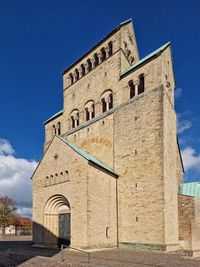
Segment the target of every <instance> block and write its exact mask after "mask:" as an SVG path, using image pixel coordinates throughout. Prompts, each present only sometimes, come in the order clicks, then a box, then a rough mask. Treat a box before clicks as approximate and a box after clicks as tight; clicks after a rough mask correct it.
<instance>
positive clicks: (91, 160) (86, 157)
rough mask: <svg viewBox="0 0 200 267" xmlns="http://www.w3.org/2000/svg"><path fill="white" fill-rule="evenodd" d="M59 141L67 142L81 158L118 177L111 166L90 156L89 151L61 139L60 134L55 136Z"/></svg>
mask: <svg viewBox="0 0 200 267" xmlns="http://www.w3.org/2000/svg"><path fill="white" fill-rule="evenodd" d="M57 137H58V138H59V139H60V140H61V141H63V142H64V143H65V144H67V145H68V146H69V147H71V148H72V149H73V150H74V151H75V152H77V153H78V154H79V155H80V156H82V157H83V158H85V159H86V160H88V161H89V162H91V163H94V164H95V165H98V166H99V167H101V168H103V169H104V170H106V171H108V172H109V173H111V174H113V175H114V176H116V177H118V176H119V175H118V174H116V173H115V172H114V171H113V170H112V169H111V168H109V167H108V166H107V165H105V164H104V163H103V162H102V161H100V160H98V159H97V158H95V157H94V156H92V155H91V154H89V153H86V152H85V151H83V150H82V149H80V148H78V147H77V146H75V145H74V144H71V143H70V142H68V141H66V140H65V139H63V138H62V137H60V136H57Z"/></svg>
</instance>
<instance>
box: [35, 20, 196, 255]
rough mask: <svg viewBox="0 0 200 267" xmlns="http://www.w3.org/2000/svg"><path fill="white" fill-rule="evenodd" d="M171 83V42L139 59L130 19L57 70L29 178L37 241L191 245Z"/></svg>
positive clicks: (154, 246) (80, 244) (172, 247)
mask: <svg viewBox="0 0 200 267" xmlns="http://www.w3.org/2000/svg"><path fill="white" fill-rule="evenodd" d="M174 88H175V82H174V72H173V64H172V55H171V48H170V43H167V44H165V45H163V46H162V47H160V48H159V49H157V50H156V51H154V52H152V53H151V54H149V55H148V56H146V57H145V58H143V59H139V55H138V50H137V43H136V39H135V34H134V30H133V25H132V21H131V20H128V21H126V22H124V23H121V24H120V25H119V26H118V27H117V28H116V29H114V30H113V31H112V32H111V33H110V34H108V35H107V36H106V37H105V38H104V39H103V40H101V41H100V42H99V43H98V44H96V45H95V46H94V47H93V48H92V49H90V50H89V51H88V52H87V53H86V54H85V55H83V56H82V57H81V58H80V59H78V60H77V61H76V62H75V63H73V64H72V65H71V66H69V67H68V68H67V69H66V70H65V71H64V72H63V110H61V111H59V112H58V113H56V114H55V115H53V116H52V117H51V118H49V119H48V120H47V121H46V122H45V123H44V125H45V145H44V157H43V159H42V160H41V162H40V164H39V165H38V167H37V169H36V171H35V173H34V174H33V177H32V180H33V241H34V242H35V243H36V244H42V245H47V246H57V245H60V244H62V243H64V244H70V245H71V246H72V247H79V248H85V249H87V248H95V247H100V248H102V247H117V246H121V247H133V248H140V247H141V248H143V247H144V248H152V249H162V250H176V249H179V248H180V247H183V248H184V249H187V250H194V248H195V249H196V250H198V248H199V247H200V246H199V243H198V242H199V241H198V239H197V237H194V236H197V235H196V233H197V232H198V215H195V214H197V212H195V210H198V204H196V209H195V208H194V206H195V205H193V204H191V203H194V202H195V199H194V198H193V197H191V196H190V197H188V196H185V195H184V194H181V193H180V194H179V188H180V185H181V184H182V182H183V173H184V169H183V164H182V159H181V154H180V149H179V145H178V140H177V130H176V113H175V110H174ZM185 203H186V204H187V205H186V206H192V208H191V209H190V211H188V212H189V214H190V215H189V216H188V214H187V212H185V207H186V206H185ZM188 203H189V204H188ZM196 203H197V202H196ZM192 214H193V215H192ZM195 216H196V217H195ZM186 218H187V221H188V224H187V225H186V224H185V223H184V222H185V219H186ZM192 222H195V227H196V228H195V227H193V228H192ZM194 238H196V239H195V240H194ZM194 244H195V245H194ZM195 246H196V247H195Z"/></svg>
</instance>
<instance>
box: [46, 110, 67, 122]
mask: <svg viewBox="0 0 200 267" xmlns="http://www.w3.org/2000/svg"><path fill="white" fill-rule="evenodd" d="M62 114H63V109H62V110H60V111H58V112H57V113H55V114H54V115H52V116H51V117H50V118H49V119H47V120H46V121H44V122H43V124H46V123H47V122H50V121H51V120H53V119H55V118H57V117H58V116H60V115H62Z"/></svg>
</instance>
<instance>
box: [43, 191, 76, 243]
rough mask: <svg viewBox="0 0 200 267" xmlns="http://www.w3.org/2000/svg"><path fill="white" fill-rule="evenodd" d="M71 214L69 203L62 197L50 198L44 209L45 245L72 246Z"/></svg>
mask: <svg viewBox="0 0 200 267" xmlns="http://www.w3.org/2000/svg"><path fill="white" fill-rule="evenodd" d="M70 224H71V213H70V204H69V201H68V200H67V199H66V198H65V197H64V196H62V195H54V196H52V197H50V198H49V199H48V201H47V203H46V205H45V209H44V243H45V244H48V245H51V246H59V247H60V246H61V244H64V245H70V235H71V233H70V231H71V225H70Z"/></svg>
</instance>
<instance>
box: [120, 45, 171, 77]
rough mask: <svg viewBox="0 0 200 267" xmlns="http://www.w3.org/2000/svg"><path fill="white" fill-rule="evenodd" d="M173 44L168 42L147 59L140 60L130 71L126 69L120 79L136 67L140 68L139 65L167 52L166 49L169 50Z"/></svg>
mask: <svg viewBox="0 0 200 267" xmlns="http://www.w3.org/2000/svg"><path fill="white" fill-rule="evenodd" d="M170 44H171V43H170V42H168V43H166V44H164V45H163V46H161V47H160V48H158V49H156V50H155V51H153V52H152V53H150V54H149V55H147V56H146V57H144V58H142V59H140V60H139V61H138V62H136V63H135V64H134V65H132V66H131V67H129V68H128V69H126V70H125V71H124V72H122V74H121V76H120V78H122V77H123V76H124V75H126V74H127V73H129V72H131V71H132V70H134V69H135V68H136V67H138V66H139V65H141V64H142V63H144V62H145V61H147V60H149V59H151V58H152V57H154V56H157V55H159V54H160V53H161V52H162V51H163V50H165V48H167V47H168V46H169V45H170Z"/></svg>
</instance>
